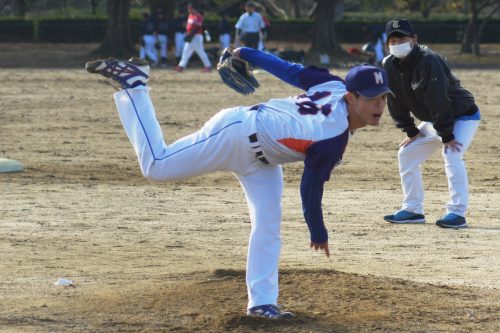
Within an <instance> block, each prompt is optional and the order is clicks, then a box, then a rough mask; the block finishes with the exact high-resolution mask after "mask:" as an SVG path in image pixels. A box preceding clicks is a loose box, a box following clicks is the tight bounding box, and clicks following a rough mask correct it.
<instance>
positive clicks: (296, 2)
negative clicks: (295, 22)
mask: <svg viewBox="0 0 500 333" xmlns="http://www.w3.org/2000/svg"><path fill="white" fill-rule="evenodd" d="M293 15H294V17H295V18H296V19H299V18H300V17H301V16H302V15H301V12H300V0H293Z"/></svg>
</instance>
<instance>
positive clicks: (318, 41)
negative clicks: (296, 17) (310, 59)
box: [309, 0, 346, 56]
mask: <svg viewBox="0 0 500 333" xmlns="http://www.w3.org/2000/svg"><path fill="white" fill-rule="evenodd" d="M339 1H341V0H331V1H330V0H317V1H316V2H315V8H314V10H313V18H314V26H313V41H312V46H311V49H310V50H309V54H310V55H319V54H328V55H330V56H339V55H341V56H345V55H346V52H345V51H344V49H342V47H341V46H340V43H339V42H338V39H337V32H336V30H335V8H336V6H337V4H338V3H339Z"/></svg>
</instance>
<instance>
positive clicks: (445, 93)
mask: <svg viewBox="0 0 500 333" xmlns="http://www.w3.org/2000/svg"><path fill="white" fill-rule="evenodd" d="M386 33H387V44H388V46H389V52H390V55H389V56H387V57H386V58H385V59H384V62H383V65H384V68H385V70H386V71H387V75H388V77H389V87H390V88H391V90H392V91H393V92H394V94H395V97H393V96H392V95H389V96H388V100H387V105H388V106H389V113H390V114H391V117H392V118H393V119H394V122H395V123H396V127H398V128H400V129H401V130H402V131H404V132H405V133H406V136H407V137H406V138H405V139H404V140H403V141H402V142H401V143H400V145H399V147H400V148H399V152H398V162H399V174H400V176H401V183H402V186H403V195H404V199H403V203H402V208H401V210H399V211H397V212H395V213H394V214H391V215H387V216H385V217H384V220H386V221H387V222H391V223H424V222H425V216H424V186H423V182H422V171H421V169H420V165H421V164H422V163H423V162H425V161H426V160H427V159H428V158H429V157H431V155H432V154H433V153H434V152H436V151H437V150H441V156H442V158H443V160H444V166H445V172H446V177H447V178H448V190H449V194H450V200H449V201H448V203H447V205H446V213H445V214H444V216H443V217H442V218H440V219H438V220H437V221H436V224H437V225H438V226H440V227H442V228H466V227H467V222H466V220H465V213H466V212H467V207H468V204H469V189H468V185H469V181H468V178H467V169H466V167H465V162H464V160H463V157H464V154H465V153H466V152H467V149H468V148H469V146H470V144H471V143H472V139H474V135H475V134H476V131H477V128H478V127H479V121H480V119H481V115H480V113H479V108H478V107H477V105H476V103H475V102H474V96H473V95H472V94H471V93H470V92H469V91H468V90H466V89H465V88H463V87H462V86H461V85H460V80H459V79H458V78H457V77H456V76H455V75H454V74H453V73H452V72H451V70H450V67H449V65H448V62H447V60H446V59H445V58H444V57H443V56H441V55H440V54H438V53H436V52H434V51H432V50H431V49H429V48H428V47H426V46H423V45H419V44H418V43H417V34H416V33H415V30H414V29H413V25H412V24H411V22H410V21H408V20H405V19H394V20H391V21H389V22H387V25H386ZM413 117H415V118H417V119H418V120H420V121H421V122H420V124H419V125H418V126H417V125H416V124H415V121H414V119H413Z"/></svg>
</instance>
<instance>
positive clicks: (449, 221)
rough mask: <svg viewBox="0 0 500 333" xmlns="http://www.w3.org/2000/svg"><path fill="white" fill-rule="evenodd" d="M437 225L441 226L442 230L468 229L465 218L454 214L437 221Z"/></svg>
mask: <svg viewBox="0 0 500 333" xmlns="http://www.w3.org/2000/svg"><path fill="white" fill-rule="evenodd" d="M436 225H438V226H440V227H441V228H455V229H459V228H467V221H466V220H465V217H463V216H460V215H457V214H454V213H448V214H446V215H445V216H443V217H442V218H440V219H439V220H437V221H436Z"/></svg>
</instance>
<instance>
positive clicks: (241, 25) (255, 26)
mask: <svg viewBox="0 0 500 333" xmlns="http://www.w3.org/2000/svg"><path fill="white" fill-rule="evenodd" d="M265 27H266V24H265V23H264V20H263V19H262V16H261V15H260V14H259V13H257V12H253V13H252V15H249V14H248V13H244V14H243V15H241V16H240V18H239V19H238V22H236V25H235V28H236V29H239V30H241V31H243V32H259V31H260V30H261V29H264V28H265Z"/></svg>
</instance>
